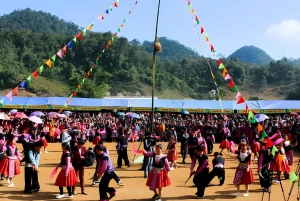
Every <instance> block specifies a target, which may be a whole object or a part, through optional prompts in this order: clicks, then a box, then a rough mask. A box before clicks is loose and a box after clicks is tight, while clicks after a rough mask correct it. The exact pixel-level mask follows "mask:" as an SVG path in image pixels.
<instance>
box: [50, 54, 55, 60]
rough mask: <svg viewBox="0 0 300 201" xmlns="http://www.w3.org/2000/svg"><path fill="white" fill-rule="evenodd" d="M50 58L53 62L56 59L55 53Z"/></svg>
mask: <svg viewBox="0 0 300 201" xmlns="http://www.w3.org/2000/svg"><path fill="white" fill-rule="evenodd" d="M51 59H52V61H53V62H55V60H56V54H55V55H53V56H52V57H51Z"/></svg>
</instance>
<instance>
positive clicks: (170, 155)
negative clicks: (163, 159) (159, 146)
mask: <svg viewBox="0 0 300 201" xmlns="http://www.w3.org/2000/svg"><path fill="white" fill-rule="evenodd" d="M167 159H168V161H169V162H171V163H173V162H174V161H176V160H177V159H178V154H177V151H176V150H170V151H169V152H168V156H167Z"/></svg>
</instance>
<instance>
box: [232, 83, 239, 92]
mask: <svg viewBox="0 0 300 201" xmlns="http://www.w3.org/2000/svg"><path fill="white" fill-rule="evenodd" d="M238 91H239V89H238V88H237V86H235V85H234V87H233V89H232V92H233V93H234V94H236V93H237V92H238Z"/></svg>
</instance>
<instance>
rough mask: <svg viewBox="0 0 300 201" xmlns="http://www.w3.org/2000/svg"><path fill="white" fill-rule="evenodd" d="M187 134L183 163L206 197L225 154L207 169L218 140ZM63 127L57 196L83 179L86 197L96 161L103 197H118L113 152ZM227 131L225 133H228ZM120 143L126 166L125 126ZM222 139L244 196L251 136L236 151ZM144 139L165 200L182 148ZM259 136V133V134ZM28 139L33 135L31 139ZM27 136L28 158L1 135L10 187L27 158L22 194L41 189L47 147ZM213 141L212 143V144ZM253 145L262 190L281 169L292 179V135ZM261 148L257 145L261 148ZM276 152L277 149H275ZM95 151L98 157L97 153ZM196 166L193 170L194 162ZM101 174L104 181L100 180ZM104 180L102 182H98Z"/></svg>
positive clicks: (157, 190) (153, 182)
mask: <svg viewBox="0 0 300 201" xmlns="http://www.w3.org/2000/svg"><path fill="white" fill-rule="evenodd" d="M183 130H184V132H185V133H184V134H183V137H182V140H181V154H182V156H183V163H185V160H186V156H187V154H189V156H190V158H191V162H192V163H191V167H190V176H194V179H193V181H194V184H195V185H196V186H197V192H196V196H197V198H203V197H204V194H205V188H206V187H207V186H208V185H209V183H210V182H211V180H212V179H213V178H214V177H215V176H217V177H218V179H219V181H220V185H223V184H224V181H225V169H224V168H225V159H224V158H223V157H222V151H221V152H220V153H219V152H215V153H214V159H213V161H212V165H213V168H212V170H211V171H209V168H210V166H209V161H208V155H207V154H210V153H211V152H212V149H211V147H210V146H208V144H210V143H213V142H214V136H213V135H211V134H210V135H208V136H205V138H204V137H202V135H201V132H200V131H198V130H195V131H194V132H192V134H191V133H190V134H188V133H187V129H183ZM68 132H71V131H70V130H64V132H63V133H62V136H61V142H62V152H63V153H62V156H61V160H60V163H59V164H58V165H57V167H56V170H57V169H58V168H61V171H60V173H59V174H58V176H57V178H56V181H55V185H56V186H58V187H59V195H57V197H56V198H58V199H60V198H73V195H76V194H77V192H76V185H77V181H78V179H77V178H79V182H80V187H81V192H80V193H81V194H83V195H87V194H88V193H87V192H86V191H85V184H84V169H85V167H89V166H92V165H93V161H94V160H96V162H97V164H96V168H95V174H94V180H93V184H95V183H97V182H99V194H100V201H108V200H109V199H111V198H112V197H114V196H115V195H116V189H114V188H111V187H109V183H110V180H111V179H115V180H116V181H117V183H118V184H119V185H123V184H122V182H121V180H120V178H119V177H118V176H117V174H116V173H115V170H114V166H113V164H112V161H111V159H110V156H109V150H108V149H107V147H105V146H104V145H103V140H99V141H97V142H95V143H94V144H95V147H94V149H93V151H91V149H86V147H85V146H84V144H85V142H86V141H85V140H83V139H81V138H78V137H74V136H71V135H70V134H69V133H68ZM224 133H226V132H224ZM118 135H119V136H118V138H117V139H116V141H117V142H118V144H117V149H118V150H117V151H118V154H119V159H118V167H121V166H122V159H123V160H124V161H125V165H126V166H128V167H129V166H130V163H129V160H128V156H127V147H128V139H127V137H125V136H124V133H123V132H122V130H120V131H118ZM224 135H225V137H224V140H223V141H222V142H221V144H220V148H221V150H223V149H228V150H229V151H230V152H231V153H233V154H236V159H237V160H238V161H239V164H238V166H237V169H236V173H235V176H234V180H233V183H234V184H235V185H236V187H237V193H235V196H238V195H239V194H240V186H241V185H245V188H246V191H245V193H244V196H249V185H250V184H251V183H253V182H254V176H253V172H252V165H253V163H252V162H253V158H252V151H251V148H250V147H249V143H248V139H247V136H245V135H242V136H241V139H240V142H239V146H238V149H237V150H235V148H234V147H233V146H232V143H230V142H229V140H228V139H227V137H228V136H229V134H228V133H226V134H224ZM145 136H146V137H145V139H144V149H145V151H144V152H143V155H144V164H143V169H144V176H145V178H147V182H146V185H147V186H149V188H150V190H151V191H153V192H154V195H153V199H155V200H156V201H161V199H162V188H163V187H167V186H169V185H170V184H171V182H170V178H169V174H168V172H169V171H170V170H172V169H174V168H177V167H178V164H177V162H176V160H177V159H178V152H177V150H176V142H177V139H176V138H175V137H174V136H171V138H170V142H169V144H168V146H167V148H166V155H164V154H163V147H162V145H161V144H156V143H157V139H156V138H155V136H153V135H152V133H150V132H146V134H145ZM259 137H260V136H257V138H259ZM28 139H29V138H28ZM28 139H27V138H24V139H23V141H24V143H23V147H24V152H23V154H24V158H22V157H21V154H20V152H19V151H18V148H17V146H16V140H17V138H16V137H15V136H14V135H8V137H7V139H5V137H4V135H3V134H0V174H1V179H4V178H7V181H8V182H9V184H8V187H10V188H11V187H14V183H13V179H14V177H15V176H16V175H18V174H20V162H25V169H24V172H25V187H24V193H33V192H38V191H39V190H40V186H39V183H38V174H37V173H38V171H39V157H40V156H39V155H40V150H41V148H42V147H43V146H44V142H43V141H41V140H29V141H28ZM209 140H211V142H209ZM256 142H258V143H256V144H254V145H253V146H254V149H256V150H255V151H256V152H258V153H259V157H258V172H259V177H260V182H261V187H262V188H263V190H264V191H266V192H269V191H270V186H271V178H272V176H273V173H276V176H277V181H279V182H280V180H281V178H280V176H281V173H284V175H285V178H288V176H289V173H290V171H291V167H290V166H291V165H292V164H293V147H294V146H296V145H295V144H294V145H292V144H290V143H289V141H288V137H287V136H285V135H282V134H281V133H280V131H277V132H276V133H275V134H273V135H272V136H270V137H265V138H262V139H261V140H258V141H257V140H256ZM257 146H258V148H257ZM274 150H275V151H274ZM93 154H94V156H93ZM197 162H198V167H197V169H196V170H194V167H195V166H196V163H197ZM100 178H101V179H100ZM99 179H100V181H99ZM63 187H66V188H67V192H68V195H64V192H63Z"/></svg>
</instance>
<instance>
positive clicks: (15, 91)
mask: <svg viewBox="0 0 300 201" xmlns="http://www.w3.org/2000/svg"><path fill="white" fill-rule="evenodd" d="M13 92H14V96H17V95H18V93H19V87H16V88H14V89H13Z"/></svg>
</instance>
